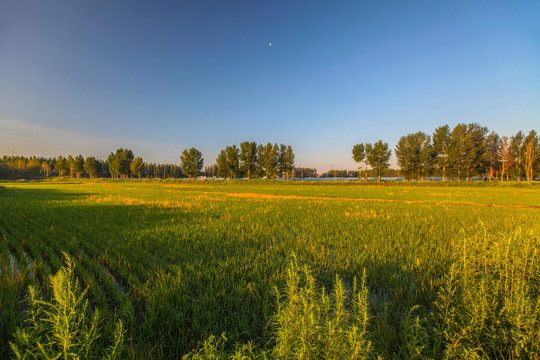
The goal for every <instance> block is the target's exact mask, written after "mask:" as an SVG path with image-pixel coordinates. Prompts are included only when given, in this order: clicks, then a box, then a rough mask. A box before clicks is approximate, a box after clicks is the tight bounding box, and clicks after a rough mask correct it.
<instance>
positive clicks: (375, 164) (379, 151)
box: [366, 140, 392, 182]
mask: <svg viewBox="0 0 540 360" xmlns="http://www.w3.org/2000/svg"><path fill="white" fill-rule="evenodd" d="M391 155H392V150H390V149H389V148H388V143H383V142H382V140H379V141H377V142H376V143H375V144H366V159H367V163H368V164H369V165H370V166H371V167H372V168H373V169H375V171H376V174H377V177H378V178H379V182H381V175H382V173H383V170H384V169H387V168H388V167H389V163H388V161H389V160H390V156H391Z"/></svg>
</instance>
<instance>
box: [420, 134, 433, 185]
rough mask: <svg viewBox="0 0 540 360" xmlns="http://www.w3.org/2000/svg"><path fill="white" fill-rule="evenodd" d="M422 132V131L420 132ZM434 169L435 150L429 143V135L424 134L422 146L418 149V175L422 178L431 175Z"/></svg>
mask: <svg viewBox="0 0 540 360" xmlns="http://www.w3.org/2000/svg"><path fill="white" fill-rule="evenodd" d="M422 134H423V133H422ZM434 169H435V151H434V150H433V144H432V143H431V136H429V135H426V134H424V137H423V142H422V148H421V150H420V165H419V172H418V174H419V176H420V178H421V179H422V180H424V179H425V178H426V177H427V176H431V175H433V172H434Z"/></svg>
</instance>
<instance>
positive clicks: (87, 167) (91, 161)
mask: <svg viewBox="0 0 540 360" xmlns="http://www.w3.org/2000/svg"><path fill="white" fill-rule="evenodd" d="M84 171H86V173H87V174H88V176H90V177H91V178H96V177H97V166H96V159H95V158H93V157H87V158H86V160H85V161H84Z"/></svg>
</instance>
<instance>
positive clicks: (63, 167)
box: [54, 156, 69, 176]
mask: <svg viewBox="0 0 540 360" xmlns="http://www.w3.org/2000/svg"><path fill="white" fill-rule="evenodd" d="M54 169H55V170H56V172H57V173H58V175H60V176H66V175H67V174H68V172H69V163H68V161H67V159H65V158H64V157H62V156H59V157H58V158H57V159H56V163H55V164H54Z"/></svg>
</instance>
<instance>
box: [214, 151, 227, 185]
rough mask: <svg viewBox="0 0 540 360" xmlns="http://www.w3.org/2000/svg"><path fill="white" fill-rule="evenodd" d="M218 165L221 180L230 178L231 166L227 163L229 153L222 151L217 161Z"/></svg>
mask: <svg viewBox="0 0 540 360" xmlns="http://www.w3.org/2000/svg"><path fill="white" fill-rule="evenodd" d="M216 164H217V173H216V174H217V176H218V177H220V178H224V179H226V178H228V177H229V175H230V172H229V164H228V163H227V153H226V152H225V150H221V151H220V153H219V154H218V157H217V159H216Z"/></svg>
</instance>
